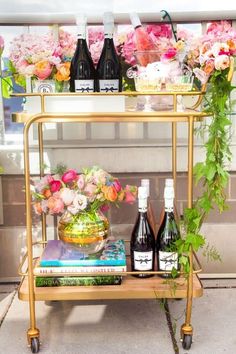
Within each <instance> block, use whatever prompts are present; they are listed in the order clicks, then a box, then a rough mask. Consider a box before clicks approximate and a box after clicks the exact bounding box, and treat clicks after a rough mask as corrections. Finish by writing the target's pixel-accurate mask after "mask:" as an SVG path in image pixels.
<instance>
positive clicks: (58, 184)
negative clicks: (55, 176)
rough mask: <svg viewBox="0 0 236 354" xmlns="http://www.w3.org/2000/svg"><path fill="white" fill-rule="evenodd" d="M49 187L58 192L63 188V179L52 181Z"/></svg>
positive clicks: (53, 191)
mask: <svg viewBox="0 0 236 354" xmlns="http://www.w3.org/2000/svg"><path fill="white" fill-rule="evenodd" d="M49 187H50V191H51V192H52V193H55V192H58V191H59V190H60V188H61V181H56V180H54V181H52V182H50V184H49Z"/></svg>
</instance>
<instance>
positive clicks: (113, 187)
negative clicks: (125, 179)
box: [32, 166, 137, 215]
mask: <svg viewBox="0 0 236 354" xmlns="http://www.w3.org/2000/svg"><path fill="white" fill-rule="evenodd" d="M32 193H33V200H34V210H35V212H36V213H37V214H42V213H48V214H60V213H63V212H64V211H66V210H67V211H69V212H70V213H71V214H73V215H76V214H78V213H80V212H90V211H96V210H99V209H100V210H103V211H104V210H105V209H107V207H108V206H109V204H110V203H118V202H121V201H124V202H127V203H133V202H134V201H135V199H136V193H137V187H136V186H130V185H126V186H125V188H122V186H121V184H120V182H119V180H118V179H117V178H115V177H113V176H112V175H110V174H109V173H108V172H106V171H104V170H103V169H101V168H100V167H97V166H94V167H91V168H84V169H83V173H81V174H78V173H77V172H76V171H75V170H73V169H70V170H66V171H64V173H62V174H54V175H46V176H44V177H43V178H41V179H40V180H39V181H38V182H37V183H35V185H34V186H33V192H32Z"/></svg>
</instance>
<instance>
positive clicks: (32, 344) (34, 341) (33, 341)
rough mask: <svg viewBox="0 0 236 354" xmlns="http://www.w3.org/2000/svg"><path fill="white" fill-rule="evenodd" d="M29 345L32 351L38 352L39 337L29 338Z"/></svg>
mask: <svg viewBox="0 0 236 354" xmlns="http://www.w3.org/2000/svg"><path fill="white" fill-rule="evenodd" d="M30 347H31V352H32V353H38V352H39V349H40V343H39V338H38V337H34V338H31V339H30Z"/></svg>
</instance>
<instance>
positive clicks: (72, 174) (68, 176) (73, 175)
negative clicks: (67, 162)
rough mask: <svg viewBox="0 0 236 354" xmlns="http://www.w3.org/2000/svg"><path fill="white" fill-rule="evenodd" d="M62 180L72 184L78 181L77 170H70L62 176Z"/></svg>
mask: <svg viewBox="0 0 236 354" xmlns="http://www.w3.org/2000/svg"><path fill="white" fill-rule="evenodd" d="M61 179H62V181H63V182H64V183H70V182H73V181H76V180H77V172H76V171H75V170H68V171H66V172H65V173H64V174H63V175H62V177H61Z"/></svg>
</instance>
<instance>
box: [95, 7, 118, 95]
mask: <svg viewBox="0 0 236 354" xmlns="http://www.w3.org/2000/svg"><path fill="white" fill-rule="evenodd" d="M103 23H104V37H105V39H104V45H103V49H102V53H101V56H100V59H99V61H98V65H97V91H98V92H108V93H110V92H111V93H112V92H119V91H122V72H121V65H120V60H119V57H118V54H117V53H116V49H115V46H114V42H113V31H114V18H113V15H112V13H111V12H105V13H104V16H103Z"/></svg>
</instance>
